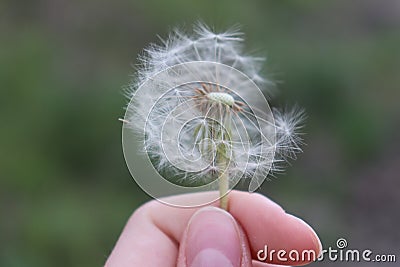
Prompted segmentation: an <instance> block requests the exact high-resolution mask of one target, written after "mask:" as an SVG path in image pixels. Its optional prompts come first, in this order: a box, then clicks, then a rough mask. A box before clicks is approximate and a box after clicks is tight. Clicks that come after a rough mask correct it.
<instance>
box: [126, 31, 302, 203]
mask: <svg viewBox="0 0 400 267" xmlns="http://www.w3.org/2000/svg"><path fill="white" fill-rule="evenodd" d="M243 41H244V39H243V34H242V33H240V32H239V31H238V30H237V29H234V28H233V29H230V30H228V31H226V32H222V33H214V32H213V31H211V30H210V29H209V28H208V27H207V26H205V25H204V24H197V25H196V26H195V27H194V33H193V34H192V35H187V34H184V33H183V32H181V31H179V30H175V31H174V32H173V33H172V34H170V36H169V37H168V38H167V39H165V40H162V44H161V45H154V44H153V45H150V46H149V47H148V48H147V49H146V50H145V52H144V54H143V55H142V56H141V57H140V62H141V64H140V67H139V68H138V71H137V75H136V76H135V79H134V81H133V82H132V84H131V85H130V87H129V89H128V90H127V97H128V98H129V99H130V103H129V105H128V107H127V111H126V114H125V118H124V119H123V122H124V127H125V128H126V129H128V130H130V131H133V132H135V133H138V138H140V140H142V143H141V145H142V148H143V151H144V152H146V153H147V155H148V156H149V158H150V159H151V163H152V165H153V166H154V167H155V168H156V169H157V171H158V172H159V173H161V174H163V176H164V177H165V178H166V179H169V180H170V181H174V182H175V183H180V185H188V184H189V185H190V184H192V185H193V186H195V187H196V186H200V185H209V188H214V187H218V188H219V191H220V197H221V199H220V205H221V207H222V208H224V209H227V205H228V199H227V192H228V191H229V189H230V188H232V187H233V186H234V185H235V184H236V183H237V182H238V181H239V180H241V179H249V180H250V186H249V190H250V191H255V190H256V189H257V188H258V187H259V186H260V185H261V183H262V182H263V181H264V179H266V177H267V176H268V174H269V173H273V172H277V171H279V170H282V167H281V164H282V163H283V162H285V161H287V160H288V159H293V158H295V157H296V153H298V152H301V148H300V145H301V144H302V139H301V136H300V133H299V131H300V130H301V127H302V126H301V122H302V121H303V119H304V113H303V112H302V111H301V110H300V109H298V108H294V109H286V111H280V110H278V109H275V108H273V109H272V110H271V108H270V106H269V104H268V101H267V100H266V99H265V96H264V95H268V96H271V95H272V90H271V87H272V85H273V83H272V82H270V81H269V80H268V79H265V78H263V76H262V75H261V74H260V72H261V68H262V63H263V61H264V59H263V58H260V57H254V56H251V55H246V54H245V53H244V49H243ZM259 88H265V90H263V91H261V90H260V89H259ZM171 177H172V178H171Z"/></svg>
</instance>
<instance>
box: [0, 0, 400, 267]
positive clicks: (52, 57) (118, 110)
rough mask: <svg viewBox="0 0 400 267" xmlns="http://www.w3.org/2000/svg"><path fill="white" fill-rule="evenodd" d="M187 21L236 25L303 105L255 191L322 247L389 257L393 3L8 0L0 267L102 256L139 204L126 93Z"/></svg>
mask: <svg viewBox="0 0 400 267" xmlns="http://www.w3.org/2000/svg"><path fill="white" fill-rule="evenodd" d="M198 19H201V20H203V21H205V22H206V23H207V24H210V25H214V26H215V27H216V29H225V28H226V27H229V26H231V25H232V24H237V23H239V24H240V25H242V30H243V31H244V32H245V33H246V37H247V41H246V45H247V47H248V48H249V50H250V51H256V52H257V53H258V54H263V55H266V56H267V58H268V60H267V68H266V73H267V74H269V75H270V76H271V75H272V77H273V78H274V79H275V80H276V81H277V82H278V88H279V89H280V94H279V95H278V97H277V98H276V99H275V100H274V103H277V104H280V103H284V102H289V103H298V104H299V105H300V106H303V107H305V109H306V111H307V114H308V121H307V127H306V129H305V132H306V133H307V135H306V136H305V140H306V143H307V146H305V148H304V153H303V154H302V155H300V157H299V159H298V160H297V161H295V162H293V164H292V166H291V167H290V168H288V170H287V173H286V174H284V175H280V176H278V178H277V179H272V181H270V182H265V183H264V184H263V186H262V188H261V189H260V191H261V192H262V193H264V194H266V195H268V196H269V197H271V198H272V199H273V200H275V201H277V202H278V203H280V204H281V205H282V206H283V207H284V208H285V209H286V210H287V211H288V212H291V213H294V214H296V215H298V216H300V217H302V218H304V219H305V220H306V221H307V222H309V223H310V224H311V225H312V226H313V227H315V229H316V230H317V232H318V233H319V235H320V237H321V239H322V241H323V244H324V246H326V247H327V246H333V247H334V244H335V241H336V239H337V238H339V237H344V238H346V239H347V241H348V243H349V246H350V247H353V248H361V249H366V248H369V249H373V250H374V252H375V253H391V254H397V258H398V260H399V254H398V252H399V249H400V241H399V240H400V234H399V233H400V231H398V225H399V223H400V214H399V210H400V196H399V193H398V191H399V188H400V179H399V178H400V175H399V174H400V153H399V150H400V137H399V131H400V104H399V101H400V88H399V84H400V49H399V48H400V1H397V0H383V1H374V0H353V1H347V0H338V1H300V0H298V1H297V0H295V1H293V0H291V1H289V0H280V1H272V0H269V1H266V0H253V1H239V0H221V1H211V0H203V1H184V0H180V1H178V0H174V1H155V0H146V1H138V0H136V1H123V0H115V1H95V0H86V1H66V0H39V1H15V0H14V1H12V0H3V1H1V2H0V217H1V219H0V241H1V242H0V266H7V267H8V266H9V267H14V266H15V267H16V266H18V267H20V266H21V267H24V266H30V267H35V266H41V267H47V266H61V267H62V266H101V265H102V264H103V263H104V262H105V260H106V258H107V256H108V255H109V253H110V251H111V249H112V247H113V245H114V243H115V242H116V240H117V238H118V235H119V233H120V231H121V230H122V227H123V225H124V223H125V222H126V220H127V219H128V217H129V216H130V214H131V213H132V212H133V211H134V209H135V208H136V207H138V206H139V205H140V204H141V203H143V202H145V201H147V200H149V199H150V198H149V197H148V196H147V195H145V194H144V193H143V192H142V191H141V190H140V189H139V188H138V186H137V185H136V184H135V183H134V181H133V180H132V178H131V177H130V174H129V172H128V170H127V167H126V165H125V162H124V158H123V154H122V146H121V124H120V122H118V121H117V118H119V117H121V116H123V114H124V110H123V106H124V105H125V103H126V100H125V99H124V97H123V96H122V89H121V88H122V87H123V86H124V85H126V84H127V83H128V82H129V80H130V75H131V74H132V73H133V68H132V64H135V63H136V56H137V54H138V53H140V52H141V50H142V48H144V47H145V46H146V45H148V43H149V42H156V41H157V40H158V38H157V34H159V35H161V36H166V34H167V33H168V31H169V30H170V28H171V27H172V26H176V25H186V27H187V28H188V29H190V28H191V24H192V23H193V22H194V21H196V20H198ZM331 264H333V263H329V262H323V263H315V264H313V265H314V266H329V265H331ZM336 264H340V265H341V266H344V265H346V264H348V265H349V266H358V265H357V264H356V263H345V262H342V263H336ZM359 264H360V265H359V266H363V265H364V264H363V263H359ZM378 265H379V264H378ZM368 266H374V264H373V263H371V264H369V265H368ZM393 266H394V265H393Z"/></svg>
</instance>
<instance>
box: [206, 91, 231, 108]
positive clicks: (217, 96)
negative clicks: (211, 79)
mask: <svg viewBox="0 0 400 267" xmlns="http://www.w3.org/2000/svg"><path fill="white" fill-rule="evenodd" d="M207 97H208V99H210V100H212V101H214V102H217V103H221V104H225V105H227V106H230V107H232V106H233V105H234V104H235V99H234V98H233V97H232V96H231V95H230V94H228V93H220V92H211V93H208V94H207Z"/></svg>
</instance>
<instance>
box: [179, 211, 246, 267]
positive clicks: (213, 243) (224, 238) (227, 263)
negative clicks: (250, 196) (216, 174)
mask: <svg viewBox="0 0 400 267" xmlns="http://www.w3.org/2000/svg"><path fill="white" fill-rule="evenodd" d="M177 266H178V267H202V266H208V267H214V266H218V267H250V266H251V255H250V249H249V245H248V243H247V239H246V237H245V235H244V232H243V230H242V229H241V227H240V226H239V225H238V223H237V222H236V221H235V219H234V218H233V217H232V215H230V214H229V213H228V212H226V211H224V210H222V209H219V208H215V207H205V208H202V209H200V210H198V211H197V212H196V213H194V214H193V216H192V217H191V218H190V220H189V223H188V225H187V227H186V230H185V232H184V234H183V237H182V239H181V242H180V247H179V257H178V265H177Z"/></svg>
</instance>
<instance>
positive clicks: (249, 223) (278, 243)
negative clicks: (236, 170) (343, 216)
mask: <svg viewBox="0 0 400 267" xmlns="http://www.w3.org/2000/svg"><path fill="white" fill-rule="evenodd" d="M229 201H230V202H229V205H230V213H231V214H232V215H233V216H234V217H235V218H236V220H238V222H239V223H240V224H241V225H242V226H243V228H244V229H245V231H246V233H247V237H248V239H249V243H250V246H251V252H252V255H253V259H256V260H257V259H258V258H259V256H261V258H262V261H263V262H266V263H273V264H281V265H304V264H307V263H309V262H312V261H314V260H315V259H316V258H317V257H318V255H319V253H320V251H321V250H322V245H321V243H320V241H319V238H318V236H317V235H316V233H315V232H314V230H313V229H312V228H311V227H310V226H309V225H308V224H306V223H305V222H304V221H303V220H301V219H299V218H297V217H295V216H293V215H290V214H287V213H286V212H284V210H283V209H282V208H281V207H280V206H278V205H277V204H276V203H274V202H272V201H271V200H269V199H267V198H266V197H264V196H262V195H260V194H248V193H245V192H235V195H234V197H231V198H230V200H229ZM266 247H267V251H265V250H266V249H265V248H266ZM260 250H264V251H263V252H268V255H265V253H259V252H260ZM280 250H282V251H284V252H283V253H281V255H280V256H279V257H278V255H277V253H278V251H280ZM273 251H275V253H273ZM257 254H261V255H257ZM289 254H290V255H289ZM297 254H298V256H297ZM265 256H267V257H265ZM264 257H265V259H264Z"/></svg>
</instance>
